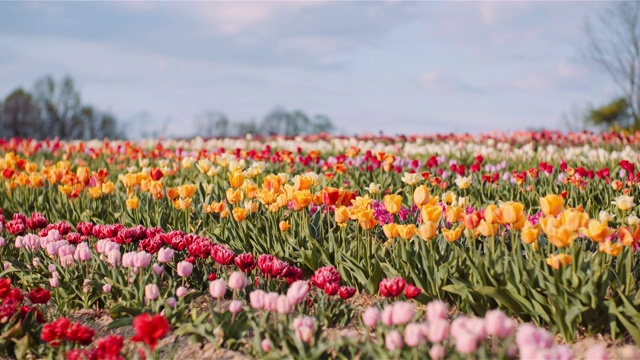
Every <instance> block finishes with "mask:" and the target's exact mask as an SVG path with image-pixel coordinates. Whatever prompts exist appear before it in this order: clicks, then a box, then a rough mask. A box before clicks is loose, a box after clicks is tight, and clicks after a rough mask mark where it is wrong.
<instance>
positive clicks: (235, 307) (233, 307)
mask: <svg viewBox="0 0 640 360" xmlns="http://www.w3.org/2000/svg"><path fill="white" fill-rule="evenodd" d="M241 311H242V301H240V300H233V301H231V303H230V304H229V312H231V313H233V314H237V313H239V312H241Z"/></svg>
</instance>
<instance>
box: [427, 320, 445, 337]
mask: <svg viewBox="0 0 640 360" xmlns="http://www.w3.org/2000/svg"><path fill="white" fill-rule="evenodd" d="M449 327H450V325H449V321H448V320H445V319H440V318H437V319H434V320H433V321H429V329H428V330H427V338H428V339H429V341H431V342H432V343H439V342H442V341H444V339H446V338H447V335H448V334H449Z"/></svg>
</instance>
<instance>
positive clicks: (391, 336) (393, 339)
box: [384, 330, 402, 351]
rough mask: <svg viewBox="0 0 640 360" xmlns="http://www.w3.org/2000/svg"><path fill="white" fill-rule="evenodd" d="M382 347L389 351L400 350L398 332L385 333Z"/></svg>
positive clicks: (400, 342) (400, 338)
mask: <svg viewBox="0 0 640 360" xmlns="http://www.w3.org/2000/svg"><path fill="white" fill-rule="evenodd" d="M384 345H385V347H386V348H387V350H389V351H394V350H396V349H401V348H402V335H400V333H399V332H398V330H391V331H389V333H387V336H385V338H384Z"/></svg>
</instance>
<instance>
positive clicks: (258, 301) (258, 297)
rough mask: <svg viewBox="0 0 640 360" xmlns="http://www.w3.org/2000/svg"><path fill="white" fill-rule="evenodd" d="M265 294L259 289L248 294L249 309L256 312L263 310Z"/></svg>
mask: <svg viewBox="0 0 640 360" xmlns="http://www.w3.org/2000/svg"><path fill="white" fill-rule="evenodd" d="M266 294H267V293H266V292H264V291H263V290H259V289H258V290H254V291H252V292H251V293H249V303H250V304H251V307H252V308H254V309H256V310H258V309H262V308H264V298H265V295H266Z"/></svg>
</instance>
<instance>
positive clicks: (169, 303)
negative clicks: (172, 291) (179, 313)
mask: <svg viewBox="0 0 640 360" xmlns="http://www.w3.org/2000/svg"><path fill="white" fill-rule="evenodd" d="M177 303H178V302H177V301H176V298H174V297H170V298H168V299H167V306H169V308H171V309H173V308H174V307H176V304H177Z"/></svg>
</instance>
